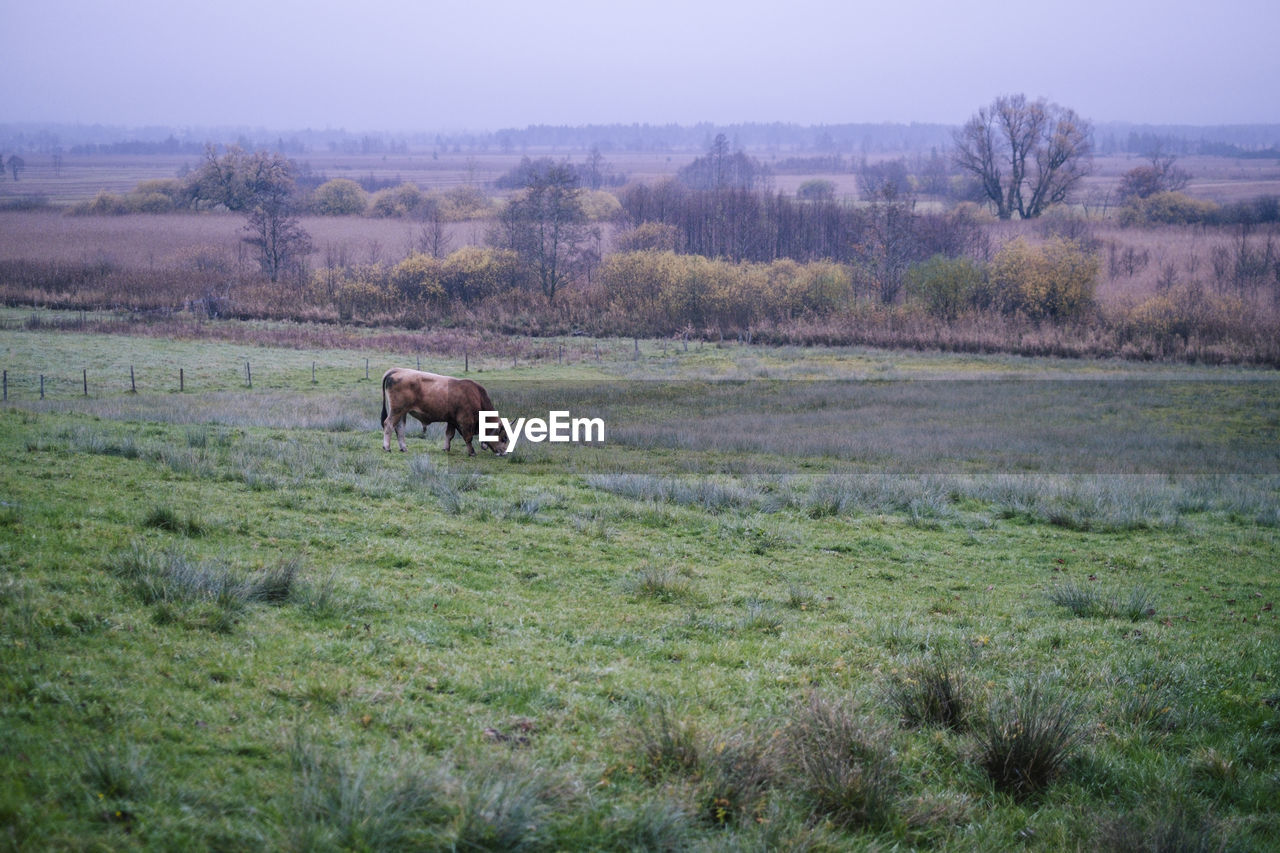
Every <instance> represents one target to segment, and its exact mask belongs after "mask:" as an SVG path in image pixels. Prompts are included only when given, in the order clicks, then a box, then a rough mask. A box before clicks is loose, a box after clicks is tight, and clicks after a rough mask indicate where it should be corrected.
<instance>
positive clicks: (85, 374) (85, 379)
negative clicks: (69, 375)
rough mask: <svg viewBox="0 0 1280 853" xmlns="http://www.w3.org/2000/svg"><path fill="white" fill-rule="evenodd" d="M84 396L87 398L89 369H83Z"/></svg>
mask: <svg viewBox="0 0 1280 853" xmlns="http://www.w3.org/2000/svg"><path fill="white" fill-rule="evenodd" d="M84 395H85V396H86V397H88V396H89V368H87V367H86V368H85V369H84Z"/></svg>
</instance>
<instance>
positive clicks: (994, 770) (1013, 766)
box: [976, 683, 1084, 799]
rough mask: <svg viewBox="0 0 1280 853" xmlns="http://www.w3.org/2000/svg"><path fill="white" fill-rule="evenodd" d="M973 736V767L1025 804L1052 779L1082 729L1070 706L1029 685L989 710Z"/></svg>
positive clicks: (1049, 692) (1051, 694)
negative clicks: (975, 747)
mask: <svg viewBox="0 0 1280 853" xmlns="http://www.w3.org/2000/svg"><path fill="white" fill-rule="evenodd" d="M976 734H977V739H978V763H979V765H980V766H981V767H982V769H983V770H985V771H986V773H987V776H988V777H990V779H991V781H992V782H993V783H995V786H996V788H998V789H999V790H1001V791H1005V792H1006V793H1009V794H1012V795H1013V796H1014V797H1015V798H1017V799H1026V798H1028V797H1031V796H1033V795H1035V794H1037V793H1039V792H1040V791H1042V790H1043V789H1044V788H1046V787H1047V786H1048V785H1049V784H1051V783H1052V782H1053V781H1054V780H1055V779H1056V778H1058V776H1059V775H1060V774H1061V773H1062V770H1063V768H1064V766H1065V765H1066V763H1067V760H1068V759H1069V758H1070V757H1071V755H1072V754H1073V753H1074V751H1075V749H1076V748H1077V747H1078V746H1079V744H1080V741H1081V739H1082V737H1083V734H1084V730H1083V728H1082V726H1081V724H1080V717H1079V712H1078V711H1077V708H1076V705H1075V704H1073V703H1072V702H1070V701H1069V700H1067V699H1066V698H1065V697H1063V696H1061V695H1059V694H1057V693H1056V692H1054V691H1051V690H1049V689H1048V688H1047V687H1045V686H1044V685H1043V684H1040V683H1032V684H1031V685H1029V686H1027V687H1025V688H1023V689H1019V690H1016V691H1015V692H1014V693H1013V694H1012V695H1011V696H1009V697H1008V698H1007V699H1006V700H1005V701H1004V702H1002V703H1000V704H999V705H998V706H996V707H994V708H992V709H990V710H989V711H988V714H987V718H986V720H985V721H983V723H982V724H981V725H979V726H978V729H977V733H976Z"/></svg>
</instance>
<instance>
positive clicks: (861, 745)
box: [781, 693, 902, 829]
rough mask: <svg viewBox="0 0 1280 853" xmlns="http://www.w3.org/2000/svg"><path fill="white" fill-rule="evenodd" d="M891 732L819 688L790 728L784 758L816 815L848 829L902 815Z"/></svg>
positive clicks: (881, 823) (877, 824) (875, 824)
mask: <svg viewBox="0 0 1280 853" xmlns="http://www.w3.org/2000/svg"><path fill="white" fill-rule="evenodd" d="M889 737H890V732H889V731H888V730H886V729H885V727H883V726H882V725H879V724H877V723H876V722H874V721H873V720H871V719H870V718H869V717H867V716H864V715H862V714H859V713H857V712H856V711H855V710H854V709H853V708H852V707H851V706H850V705H849V704H848V703H846V702H840V701H836V700H832V699H827V698H824V697H822V696H820V695H818V694H817V693H813V694H811V695H810V696H809V698H808V700H807V701H806V702H805V704H804V705H803V706H802V707H801V708H799V709H798V711H797V712H796V714H795V716H794V717H793V718H792V720H791V721H790V723H789V724H788V725H787V727H786V728H785V730H784V734H783V741H782V745H781V749H782V755H783V763H784V765H785V766H786V767H787V769H788V770H789V771H790V773H791V774H792V775H793V776H794V778H795V784H796V787H797V789H798V790H800V791H801V792H802V794H803V795H804V797H805V798H806V799H807V800H808V801H809V806H810V808H811V809H812V810H813V812H814V813H815V814H817V815H821V816H823V817H825V818H827V819H829V820H830V821H831V822H832V823H833V824H835V825H836V826H841V827H844V828H847V829H857V828H860V827H882V826H886V825H888V824H890V823H891V822H892V821H893V820H894V817H895V815H896V814H897V807H898V798H899V790H900V786H901V781H902V779H901V773H900V771H899V768H898V766H897V764H896V763H895V761H894V759H893V754H892V752H891V751H890V748H889Z"/></svg>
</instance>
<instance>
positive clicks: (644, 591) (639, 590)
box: [622, 563, 693, 602]
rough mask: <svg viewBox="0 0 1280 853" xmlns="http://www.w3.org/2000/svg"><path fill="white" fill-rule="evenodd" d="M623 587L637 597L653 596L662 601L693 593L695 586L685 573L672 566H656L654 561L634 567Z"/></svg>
mask: <svg viewBox="0 0 1280 853" xmlns="http://www.w3.org/2000/svg"><path fill="white" fill-rule="evenodd" d="M622 587H623V589H624V590H625V591H626V592H627V594H629V595H631V596H633V597H635V598H651V599H654V600H655V601H661V602H672V601H679V600H682V599H687V598H689V597H690V596H691V595H692V594H693V587H692V585H691V584H690V582H689V578H688V577H687V576H686V575H685V574H683V573H682V572H680V571H678V570H676V569H675V568H672V567H670V566H655V565H653V564H652V563H646V564H645V565H643V566H641V567H640V568H638V569H634V570H633V571H632V572H631V573H630V574H628V575H627V576H626V577H625V578H623V581H622Z"/></svg>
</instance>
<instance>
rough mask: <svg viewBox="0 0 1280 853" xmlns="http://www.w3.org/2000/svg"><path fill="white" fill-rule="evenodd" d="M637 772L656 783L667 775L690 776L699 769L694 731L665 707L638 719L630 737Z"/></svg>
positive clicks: (695, 732) (698, 752) (688, 724)
mask: <svg viewBox="0 0 1280 853" xmlns="http://www.w3.org/2000/svg"><path fill="white" fill-rule="evenodd" d="M633 738H634V740H635V752H636V753H637V756H638V758H639V765H640V770H641V772H642V773H643V774H644V776H645V778H647V779H649V780H650V781H656V780H658V779H660V778H662V777H663V776H666V775H667V774H669V773H690V774H691V773H693V772H694V771H695V770H696V769H697V767H698V759H699V754H700V751H699V749H698V734H697V730H696V729H695V728H694V727H693V725H691V724H690V723H688V722H686V721H684V720H680V719H676V718H675V717H674V716H672V714H671V712H670V711H668V710H667V708H666V707H665V706H660V707H658V708H657V709H656V710H654V711H652V712H650V713H648V714H646V715H645V716H643V717H642V718H641V719H640V722H639V724H638V725H637V726H636V729H635V733H634V735H633Z"/></svg>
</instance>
